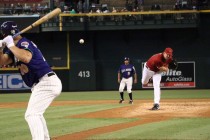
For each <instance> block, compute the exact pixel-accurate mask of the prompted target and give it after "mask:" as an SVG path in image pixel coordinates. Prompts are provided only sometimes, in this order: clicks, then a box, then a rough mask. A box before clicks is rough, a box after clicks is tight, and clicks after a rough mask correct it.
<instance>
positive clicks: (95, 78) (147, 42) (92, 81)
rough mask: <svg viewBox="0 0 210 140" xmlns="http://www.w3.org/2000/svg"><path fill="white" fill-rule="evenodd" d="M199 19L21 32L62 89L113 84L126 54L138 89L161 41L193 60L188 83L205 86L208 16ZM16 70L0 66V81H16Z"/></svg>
mask: <svg viewBox="0 0 210 140" xmlns="http://www.w3.org/2000/svg"><path fill="white" fill-rule="evenodd" d="M201 16H202V15H201ZM200 23H201V24H200V27H199V28H188V29H155V30H154V29H152V30H149V29H147V30H146V29H145V30H124V31H72V32H45V33H39V34H38V33H29V34H25V36H26V37H28V38H30V39H31V40H33V41H34V42H35V43H36V44H37V45H38V46H39V48H40V49H41V51H42V52H43V54H44V55H45V57H46V59H47V60H48V61H49V63H50V65H51V66H52V67H53V69H54V70H55V71H56V72H57V74H58V75H59V77H60V78H61V79H62V82H63V91H85V90H118V86H119V85H118V83H117V71H118V68H119V66H120V65H121V64H122V63H123V57H124V56H128V57H130V59H131V61H132V63H133V64H134V65H135V67H136V69H137V74H138V84H136V85H134V87H133V88H134V89H142V85H141V84H140V81H141V69H142V62H145V61H146V60H147V59H148V58H149V57H150V56H151V55H153V54H154V53H158V52H162V51H163V50H164V48H165V47H172V48H173V49H174V57H175V58H176V59H177V60H178V61H180V62H185V61H190V62H195V75H194V80H195V87H191V88H197V89H209V88H210V84H209V79H210V72H209V69H210V55H209V50H210V40H209V36H210V26H209V25H210V20H209V18H201V22H200ZM80 38H84V39H85V43H84V44H83V45H81V44H79V42H78V41H79V39H80ZM189 71H190V70H189ZM16 72H17V71H15V70H14V71H13V70H10V69H9V70H6V71H4V70H3V71H2V70H1V74H7V76H0V87H5V88H6V89H7V88H8V89H11V87H13V85H14V84H17V83H12V82H10V83H9V82H8V81H9V80H11V78H10V79H9V80H8V79H7V78H8V77H9V76H8V74H11V73H16ZM3 77H4V78H3ZM5 77H6V78H5ZM5 82H7V83H5ZM18 82H20V80H19V79H18ZM9 84H13V85H9ZM18 84H19V83H18ZM14 86H16V85H14ZM4 92H5V91H4Z"/></svg>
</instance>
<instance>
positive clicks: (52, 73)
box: [47, 72, 55, 77]
mask: <svg viewBox="0 0 210 140" xmlns="http://www.w3.org/2000/svg"><path fill="white" fill-rule="evenodd" d="M53 75H55V73H54V72H50V73H48V74H47V76H48V77H50V76H53Z"/></svg>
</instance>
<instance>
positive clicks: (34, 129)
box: [25, 75, 62, 140]
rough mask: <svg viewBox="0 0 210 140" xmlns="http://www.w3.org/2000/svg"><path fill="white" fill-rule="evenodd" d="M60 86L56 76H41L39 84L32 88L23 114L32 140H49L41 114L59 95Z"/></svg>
mask: <svg viewBox="0 0 210 140" xmlns="http://www.w3.org/2000/svg"><path fill="white" fill-rule="evenodd" d="M61 90H62V84H61V81H60V79H59V78H58V77H57V75H52V76H50V77H48V76H47V75H45V76H43V77H42V78H41V79H40V81H39V83H38V84H37V85H35V86H33V87H32V89H31V91H32V94H31V97H30V99H29V102H28V107H27V110H26V113H25V119H26V121H27V123H28V125H29V128H30V131H31V135H32V140H50V136H49V132H48V128H47V124H46V121H45V118H44V117H43V114H44V112H45V110H46V109H47V108H48V107H49V106H50V104H51V103H52V101H53V100H54V99H55V98H56V97H57V96H58V95H60V93H61Z"/></svg>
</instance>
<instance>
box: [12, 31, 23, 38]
mask: <svg viewBox="0 0 210 140" xmlns="http://www.w3.org/2000/svg"><path fill="white" fill-rule="evenodd" d="M20 34H21V32H18V33H17V34H15V35H13V36H12V38H15V37H17V36H19V35H20Z"/></svg>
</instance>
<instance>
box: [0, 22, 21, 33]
mask: <svg viewBox="0 0 210 140" xmlns="http://www.w3.org/2000/svg"><path fill="white" fill-rule="evenodd" d="M18 32H19V29H18V27H17V24H16V23H15V22H14V21H5V22H4V23H2V25H1V34H2V36H3V37H6V36H8V35H12V36H13V35H15V34H16V33H18Z"/></svg>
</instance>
